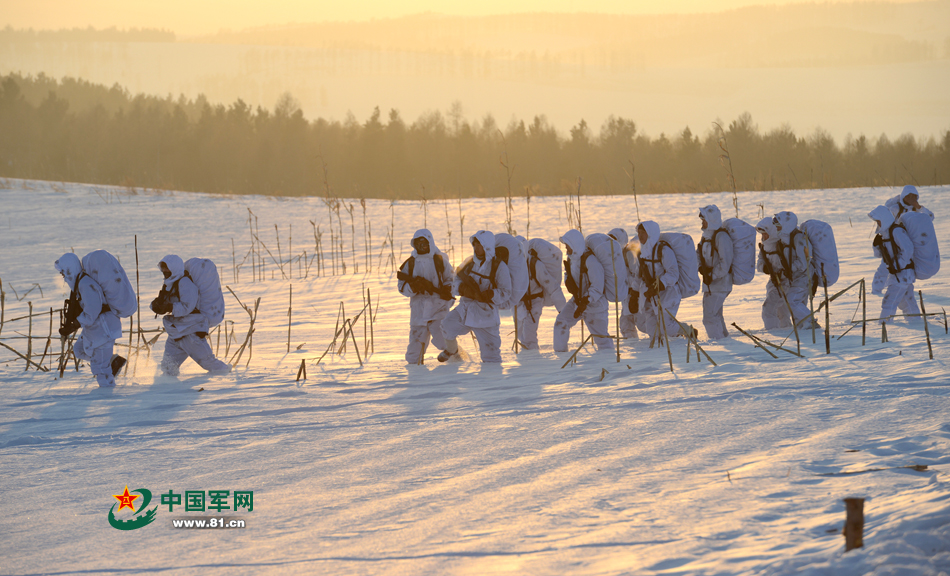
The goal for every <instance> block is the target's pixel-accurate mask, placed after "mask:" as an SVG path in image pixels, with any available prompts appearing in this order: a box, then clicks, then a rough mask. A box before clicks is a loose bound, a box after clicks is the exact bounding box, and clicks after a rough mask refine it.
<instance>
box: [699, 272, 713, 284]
mask: <svg viewBox="0 0 950 576" xmlns="http://www.w3.org/2000/svg"><path fill="white" fill-rule="evenodd" d="M700 273H701V274H702V275H703V284H705V285H706V286H709V285H710V284H712V282H713V277H712V270H710V271H709V272H702V271H700Z"/></svg>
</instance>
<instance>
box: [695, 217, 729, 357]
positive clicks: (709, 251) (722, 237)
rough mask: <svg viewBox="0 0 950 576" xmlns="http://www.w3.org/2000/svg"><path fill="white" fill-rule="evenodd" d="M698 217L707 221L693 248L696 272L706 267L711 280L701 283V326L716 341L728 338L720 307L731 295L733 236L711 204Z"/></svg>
mask: <svg viewBox="0 0 950 576" xmlns="http://www.w3.org/2000/svg"><path fill="white" fill-rule="evenodd" d="M699 214H700V216H701V217H702V218H703V220H705V221H706V228H705V229H704V230H703V235H702V238H701V239H700V241H699V246H697V248H696V255H697V256H698V257H699V269H700V270H703V269H704V268H708V269H709V277H710V280H711V282H710V283H709V284H707V283H706V280H705V279H704V280H703V326H704V327H705V328H706V335H707V336H709V337H710V338H711V339H713V340H718V339H720V338H725V337H727V336H729V330H728V329H726V320H725V318H723V315H722V306H723V304H724V303H725V302H726V297H727V296H729V294H730V293H731V292H732V271H731V270H732V261H733V257H734V251H733V243H732V237H730V236H729V233H728V232H726V229H725V228H723V227H722V214H721V213H720V212H719V208H718V207H717V206H715V205H713V204H710V205H709V206H705V207H703V208H700V209H699ZM717 232H718V234H717ZM714 240H715V243H716V245H715V247H713V241H714Z"/></svg>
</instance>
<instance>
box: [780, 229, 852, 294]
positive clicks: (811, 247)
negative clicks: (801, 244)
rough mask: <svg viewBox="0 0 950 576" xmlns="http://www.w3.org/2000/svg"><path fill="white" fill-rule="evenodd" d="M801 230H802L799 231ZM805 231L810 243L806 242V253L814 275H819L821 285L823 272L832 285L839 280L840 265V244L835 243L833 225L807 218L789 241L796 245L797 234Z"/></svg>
mask: <svg viewBox="0 0 950 576" xmlns="http://www.w3.org/2000/svg"><path fill="white" fill-rule="evenodd" d="M799 231H801V232H799ZM799 233H803V234H804V235H805V238H807V239H808V243H807V244H805V255H806V256H807V257H808V264H809V266H811V269H812V275H813V276H817V277H818V282H819V285H820V283H821V282H822V279H821V277H822V273H824V275H825V279H826V280H827V282H828V286H832V285H833V284H834V283H835V282H837V281H838V275H839V273H840V265H839V263H838V246H837V244H836V243H835V233H834V230H832V228H831V225H830V224H828V223H827V222H822V221H821V220H806V221H805V222H802V223H801V224H800V225H799V226H798V228H797V229H795V230H793V231H792V233H791V235H790V236H789V241H790V242H791V243H792V245H793V246H794V245H795V236H796V235H797V234H799Z"/></svg>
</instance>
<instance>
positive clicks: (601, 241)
mask: <svg viewBox="0 0 950 576" xmlns="http://www.w3.org/2000/svg"><path fill="white" fill-rule="evenodd" d="M584 244H585V245H586V246H587V251H588V252H591V253H593V255H594V257H595V258H597V261H598V262H600V265H601V266H603V267H604V286H603V292H604V296H606V297H607V301H608V302H622V301H623V299H624V298H626V296H627V264H626V262H625V261H624V257H623V246H621V245H620V242H617V241H616V240H614V239H613V238H611V237H610V236H608V235H606V234H601V233H600V232H598V233H595V234H591V235H590V236H588V237H587V238H586V239H585V240H584ZM611 247H613V250H611Z"/></svg>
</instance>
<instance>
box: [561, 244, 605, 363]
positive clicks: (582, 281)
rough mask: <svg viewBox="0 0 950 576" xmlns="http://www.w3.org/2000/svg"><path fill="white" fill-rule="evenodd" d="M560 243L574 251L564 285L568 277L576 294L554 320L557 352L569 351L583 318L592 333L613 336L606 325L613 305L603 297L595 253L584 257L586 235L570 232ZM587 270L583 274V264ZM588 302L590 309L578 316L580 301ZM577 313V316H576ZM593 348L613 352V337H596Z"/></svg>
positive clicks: (599, 268) (601, 267)
mask: <svg viewBox="0 0 950 576" xmlns="http://www.w3.org/2000/svg"><path fill="white" fill-rule="evenodd" d="M561 242H563V243H564V245H565V246H568V247H569V248H570V249H571V253H570V254H568V256H567V261H566V262H567V270H565V272H564V279H565V283H567V282H566V281H567V275H568V274H570V276H571V278H572V279H573V280H574V281H575V282H576V284H577V289H578V291H577V294H574V295H573V297H572V298H571V299H570V300H569V301H568V302H567V304H565V306H564V308H562V309H561V311H560V312H558V315H557V320H555V321H554V351H555V352H567V345H568V340H570V337H571V328H573V327H574V325H575V324H577V322H578V321H580V320H581V319H583V320H584V324H586V325H587V329H588V330H590V333H591V334H603V335H607V334H609V333H610V331H609V327H608V325H607V312H608V310H609V309H610V305H609V303H608V302H607V297H606V296H605V295H604V267H603V265H602V264H601V263H600V261H599V260H597V257H596V256H594V254H593V253H590V254H589V255H588V256H587V257H586V258H584V252H586V251H587V245H586V244H585V242H584V235H583V234H581V233H580V232H579V231H578V230H568V231H567V232H565V233H564V235H563V236H561ZM582 260H583V262H584V264H585V265H586V267H587V271H586V273H584V272H582V271H581V261H582ZM578 299H586V300H587V307H586V308H585V309H584V311H583V312H581V313H580V314H576V313H577V306H578V303H577V300H578ZM575 314H576V316H575ZM593 340H594V345H595V346H596V347H597V349H598V350H613V348H614V341H613V340H612V339H611V338H599V337H594V339H593Z"/></svg>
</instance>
